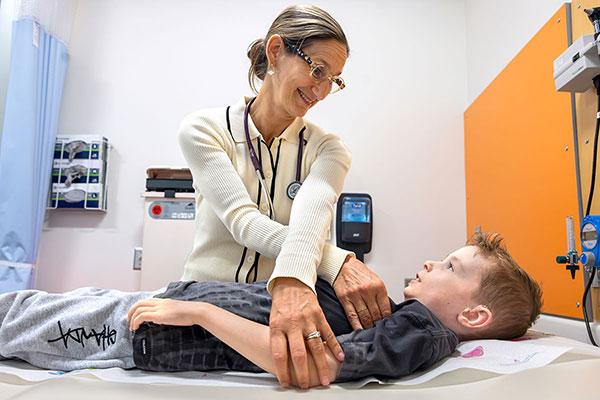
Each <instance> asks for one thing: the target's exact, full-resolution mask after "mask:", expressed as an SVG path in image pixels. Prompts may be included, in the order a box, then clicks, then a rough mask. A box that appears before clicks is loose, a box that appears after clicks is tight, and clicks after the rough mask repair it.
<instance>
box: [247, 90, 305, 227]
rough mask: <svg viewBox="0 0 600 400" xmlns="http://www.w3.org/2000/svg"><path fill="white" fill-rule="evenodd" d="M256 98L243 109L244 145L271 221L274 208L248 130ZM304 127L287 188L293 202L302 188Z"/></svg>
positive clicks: (300, 134) (273, 215)
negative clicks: (294, 168)
mask: <svg viewBox="0 0 600 400" xmlns="http://www.w3.org/2000/svg"><path fill="white" fill-rule="evenodd" d="M254 100H256V97H255V98H253V99H252V100H250V101H249V102H248V104H247V105H246V108H245V109H244V133H245V134H246V144H248V152H249V153H250V160H252V165H253V166H254V171H255V172H256V177H257V178H258V182H259V184H260V186H261V188H262V191H263V194H264V195H265V197H266V198H267V201H268V202H269V208H270V209H271V219H275V207H273V201H272V200H271V196H269V192H268V191H267V184H266V183H265V174H264V173H263V169H262V165H261V163H260V161H259V160H258V157H257V156H256V151H255V150H254V146H253V145H252V140H250V129H249V128H248V114H250V107H251V106H252V103H254ZM305 129H306V127H303V128H302V129H301V130H300V133H299V134H298V135H299V140H300V141H299V143H298V159H297V160H296V179H295V180H294V181H292V182H291V183H290V184H289V185H288V187H287V190H286V192H287V196H288V198H289V199H290V200H292V201H293V200H294V198H296V194H298V190H300V186H302V182H300V173H301V171H302V151H303V149H304V130H305Z"/></svg>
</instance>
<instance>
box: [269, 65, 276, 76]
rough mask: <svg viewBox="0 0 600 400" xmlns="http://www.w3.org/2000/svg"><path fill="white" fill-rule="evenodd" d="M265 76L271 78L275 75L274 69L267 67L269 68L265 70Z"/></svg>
mask: <svg viewBox="0 0 600 400" xmlns="http://www.w3.org/2000/svg"><path fill="white" fill-rule="evenodd" d="M267 74H269V75H271V76H273V75H275V69H274V68H273V67H272V66H270V65H269V67H268V68H267Z"/></svg>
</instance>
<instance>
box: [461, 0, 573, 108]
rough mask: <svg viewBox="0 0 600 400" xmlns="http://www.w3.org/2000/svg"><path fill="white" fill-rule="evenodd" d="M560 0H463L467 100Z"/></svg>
mask: <svg viewBox="0 0 600 400" xmlns="http://www.w3.org/2000/svg"><path fill="white" fill-rule="evenodd" d="M563 3H565V1H564V0H465V14H466V27H467V96H468V97H467V104H471V103H472V102H473V100H475V99H476V98H477V96H479V94H480V93H481V92H482V91H483V90H484V89H485V88H486V87H487V85H489V84H490V82H491V81H492V80H493V79H494V78H495V77H496V76H497V75H498V74H499V73H500V71H502V69H503V68H504V67H505V66H506V65H507V64H508V63H509V62H510V60H512V59H513V58H514V57H515V56H516V55H517V53H518V52H519V50H521V48H523V46H525V44H526V43H527V42H528V41H529V40H530V39H531V38H532V37H533V36H534V35H535V34H536V33H537V31H539V30H540V28H541V27H542V26H543V25H544V24H545V23H546V22H547V21H548V19H549V18H550V17H551V16H552V15H553V14H554V13H555V12H556V11H557V10H558V9H559V7H560V6H561V5H562V4H563ZM573 3H574V4H576V2H573Z"/></svg>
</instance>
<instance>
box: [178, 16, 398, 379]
mask: <svg viewBox="0 0 600 400" xmlns="http://www.w3.org/2000/svg"><path fill="white" fill-rule="evenodd" d="M248 57H249V58H250V60H251V66H250V71H249V74H248V79H249V81H250V86H251V87H252V89H253V90H254V91H255V92H256V86H255V82H256V80H260V81H262V85H261V86H260V90H259V91H258V94H257V96H256V97H254V98H242V99H240V100H239V101H238V102H237V103H234V104H232V105H230V106H228V107H224V108H214V109H206V110H201V111H198V112H195V113H193V114H191V115H189V116H187V117H186V118H185V119H184V121H183V122H182V125H181V130H180V134H179V139H180V145H181V148H182V150H183V154H184V156H185V158H186V160H187V162H188V164H189V166H190V169H191V172H192V175H193V179H194V188H195V192H196V208H197V218H196V234H195V238H194V247H193V250H192V252H191V253H190V256H189V257H188V260H187V261H186V265H185V271H184V275H183V278H182V279H183V280H196V281H206V280H224V281H237V282H254V281H256V280H267V279H268V289H269V292H270V293H271V295H272V299H273V303H272V308H271V316H270V324H269V325H270V332H271V350H272V355H273V359H274V362H275V365H276V368H277V378H278V380H279V382H280V383H281V385H283V386H288V385H289V384H290V382H291V380H290V368H294V372H295V373H296V374H297V377H298V381H299V384H300V386H301V387H307V386H308V382H309V374H308V363H312V362H314V363H315V365H316V367H317V370H318V371H319V376H320V379H321V383H322V384H324V385H327V384H329V382H328V380H327V375H328V374H327V371H328V365H327V363H326V358H325V352H326V351H331V352H332V353H333V354H334V355H335V356H336V357H337V358H338V359H339V360H340V361H343V352H342V349H341V347H340V345H339V344H338V342H337V340H336V339H335V336H334V334H333V332H332V330H331V328H330V326H329V325H328V323H327V321H326V320H325V318H324V316H323V312H322V311H321V308H320V306H319V302H318V301H317V297H316V295H315V289H314V288H315V282H316V279H317V277H320V278H321V279H323V280H325V281H327V282H329V283H330V284H331V285H332V286H333V288H334V290H335V292H336V294H337V296H338V298H339V299H340V301H341V302H342V304H343V306H344V310H345V312H346V314H347V317H348V319H349V321H350V322H351V324H352V326H353V327H354V328H355V329H357V328H361V327H370V326H372V325H373V321H376V320H379V319H381V318H382V317H385V316H387V315H389V314H390V312H391V310H390V304H389V300H388V297H387V291H386V288H385V286H384V284H383V282H382V281H381V279H380V278H379V277H378V276H377V275H376V274H375V273H373V272H372V271H371V270H369V269H368V268H367V266H365V265H364V264H363V263H362V262H360V261H359V260H357V259H356V258H355V256H354V254H352V253H351V252H348V251H345V250H342V249H339V248H337V247H335V246H332V245H330V244H329V243H326V238H327V235H328V229H329V226H330V223H331V218H332V215H333V207H334V204H335V202H336V200H337V197H338V196H339V194H340V192H341V190H342V187H343V183H344V179H345V176H346V173H347V172H348V168H349V167H350V155H349V153H348V151H347V149H346V147H345V146H344V145H343V144H342V142H341V141H340V139H339V138H338V137H337V136H335V135H332V134H328V133H325V132H324V131H323V130H322V129H321V128H319V127H318V126H316V125H314V124H312V123H310V122H308V121H306V120H304V119H303V117H304V115H305V114H306V112H307V111H308V110H309V109H310V108H311V107H314V106H315V105H316V104H317V103H318V102H319V101H322V100H324V99H325V98H326V97H327V96H328V95H329V94H330V93H334V92H336V91H339V90H341V89H343V88H344V86H345V84H344V81H343V79H342V78H341V77H340V74H341V73H342V69H343V67H344V64H345V62H346V58H347V57H348V43H347V40H346V36H345V35H344V32H343V31H342V28H341V27H340V25H339V24H338V23H337V21H335V20H334V19H333V18H332V17H331V16H330V15H329V14H328V13H326V12H325V11H323V10H321V9H320V8H318V7H315V6H292V7H289V8H287V9H285V10H284V11H283V12H282V13H281V14H280V15H279V16H278V17H277V18H276V19H275V21H274V22H273V24H272V25H271V28H270V29H269V31H268V33H267V35H266V37H265V38H261V39H258V40H256V41H254V42H253V43H252V44H251V45H250V47H249V50H248ZM248 306H249V307H252V304H249V305H248ZM325 345H326V346H325ZM307 349H308V351H310V357H309V356H307ZM290 361H291V363H290Z"/></svg>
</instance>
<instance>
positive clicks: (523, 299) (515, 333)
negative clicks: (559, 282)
mask: <svg viewBox="0 0 600 400" xmlns="http://www.w3.org/2000/svg"><path fill="white" fill-rule="evenodd" d="M502 240H503V238H502V237H501V236H500V235H499V234H497V233H484V232H479V233H476V234H475V235H473V236H472V237H471V238H470V239H469V241H468V242H467V244H468V245H472V246H476V247H477V249H478V250H477V253H478V254H480V255H481V256H482V257H484V258H485V259H486V261H488V262H487V263H486V265H485V266H484V267H483V273H482V278H481V285H480V288H479V292H478V294H477V295H476V296H475V298H476V300H477V301H479V302H480V304H483V305H485V306H486V307H487V308H488V309H489V310H490V311H491V312H492V323H491V324H490V326H489V327H487V328H486V329H485V330H484V331H482V332H479V333H476V334H475V335H474V336H469V337H468V339H483V338H493V339H514V338H518V337H520V336H523V335H524V334H525V332H527V329H528V328H530V327H531V325H533V323H534V322H535V320H536V319H537V318H538V316H539V315H540V312H541V308H542V289H541V288H540V285H539V284H538V283H537V282H536V281H535V280H534V279H533V278H531V276H529V275H528V274H527V272H525V270H524V269H523V268H521V267H520V266H519V265H518V264H517V262H516V261H515V260H514V259H513V258H512V256H511V255H510V253H509V252H508V250H507V249H506V247H505V246H504V245H503V244H502Z"/></svg>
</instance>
